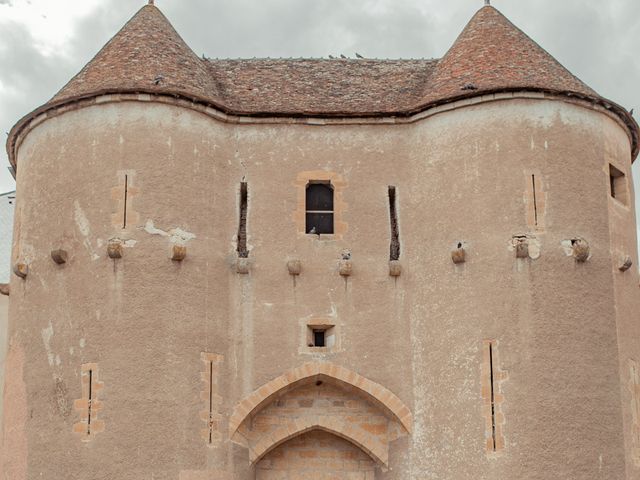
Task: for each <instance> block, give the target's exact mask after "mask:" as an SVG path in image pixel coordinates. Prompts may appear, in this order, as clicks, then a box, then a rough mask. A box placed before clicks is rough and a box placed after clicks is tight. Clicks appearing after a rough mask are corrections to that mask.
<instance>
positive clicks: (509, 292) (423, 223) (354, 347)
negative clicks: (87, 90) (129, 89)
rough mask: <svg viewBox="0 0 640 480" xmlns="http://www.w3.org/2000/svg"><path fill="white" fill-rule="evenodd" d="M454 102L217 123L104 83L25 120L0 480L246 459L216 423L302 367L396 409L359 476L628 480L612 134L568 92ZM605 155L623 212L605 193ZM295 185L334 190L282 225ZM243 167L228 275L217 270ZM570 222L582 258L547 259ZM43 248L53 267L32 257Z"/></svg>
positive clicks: (626, 246) (559, 248)
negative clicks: (554, 96) (403, 118)
mask: <svg viewBox="0 0 640 480" xmlns="http://www.w3.org/2000/svg"><path fill="white" fill-rule="evenodd" d="M469 103H471V102H467V104H466V105H464V106H463V105H460V106H459V107H460V108H456V109H453V110H451V111H448V112H444V113H440V114H437V115H434V116H432V117H429V118H425V119H422V120H419V121H417V122H415V123H412V124H403V125H385V124H369V125H366V124H362V125H331V124H328V125H302V124H293V123H291V124H287V123H282V124H263V123H260V122H256V123H254V124H246V125H238V124H233V123H222V122H220V121H218V120H215V119H212V118H210V117H208V116H206V115H204V114H202V113H198V112H195V111H192V110H189V109H184V108H179V107H176V106H171V105H166V104H164V105H163V104H158V103H142V102H121V103H104V104H97V105H95V106H91V107H88V108H83V109H80V110H75V111H69V112H66V113H64V114H62V115H59V116H57V117H54V118H52V119H48V120H47V121H45V122H43V123H41V124H40V125H38V126H37V127H35V128H34V129H33V130H32V131H31V132H30V133H29V134H28V135H27V136H26V138H25V140H24V142H23V144H22V145H21V147H20V150H19V152H18V164H19V168H18V192H19V193H18V206H17V210H16V235H15V237H14V252H13V256H14V261H15V262H24V263H26V264H28V265H29V274H28V276H27V278H26V279H25V280H22V279H19V278H17V277H15V276H14V278H12V285H11V289H12V290H11V293H12V295H11V305H10V327H9V338H10V348H9V354H8V360H7V381H6V393H5V395H6V397H5V399H6V400H5V418H7V416H8V417H10V418H12V419H13V420H12V422H11V423H10V424H9V425H8V426H7V425H6V424H5V438H4V447H3V448H4V462H5V463H4V468H5V471H7V472H11V473H12V475H13V476H10V478H16V479H26V478H28V479H31V478H40V474H41V472H43V471H64V472H65V478H86V476H87V475H88V473H91V475H92V476H96V475H102V476H104V477H105V478H141V477H148V476H150V475H151V474H153V478H156V479H161V478H166V479H180V480H190V479H198V478H220V479H228V478H233V479H245V478H253V476H252V475H254V472H253V467H251V466H250V453H249V452H248V450H247V449H246V448H243V447H242V445H239V444H238V443H237V438H234V441H231V439H230V432H229V419H230V417H231V416H232V413H233V412H234V409H235V408H236V407H237V405H238V404H240V403H241V402H242V400H243V399H244V398H245V397H247V396H248V395H250V394H251V393H252V392H254V391H255V390H258V389H260V388H261V386H263V385H265V384H267V383H268V382H269V381H270V380H272V379H274V378H276V377H278V376H279V375H282V374H283V373H285V372H289V371H291V370H292V369H295V368H296V367H300V365H303V364H305V363H307V362H323V361H329V362H332V364H335V365H339V366H344V367H345V368H348V369H350V370H351V371H354V372H357V373H358V374H360V375H362V376H363V377H366V378H368V379H370V380H372V381H373V382H376V383H377V384H379V385H382V386H384V387H385V388H386V389H388V390H389V391H391V392H393V393H394V394H395V395H397V397H398V398H399V399H400V400H401V401H402V402H404V404H405V405H407V406H408V407H409V409H410V410H411V411H412V413H413V425H412V427H413V429H412V430H413V431H412V432H411V433H406V432H405V434H404V435H398V439H397V440H395V441H392V442H391V444H390V449H389V465H388V466H389V467H390V468H389V469H381V468H380V467H378V469H377V471H376V477H375V478H377V479H385V480H400V479H403V480H404V479H408V478H415V479H422V478H427V477H428V478H434V479H438V478H442V479H445V478H447V479H449V478H460V479H462V478H472V477H473V478H486V479H489V478H496V477H504V478H544V476H545V475H546V474H547V472H549V471H553V472H554V474H555V476H557V477H558V478H572V479H592V478H595V477H596V475H600V476H602V477H604V478H612V479H613V478H620V479H622V478H628V479H631V478H637V470H635V469H634V467H632V466H631V464H630V459H631V458H632V453H633V441H634V440H633V438H634V437H633V422H634V421H635V420H637V417H636V416H635V414H634V413H633V408H632V405H633V403H632V396H633V395H632V389H630V388H627V390H625V388H626V387H625V385H624V382H625V381H626V380H625V378H626V379H627V380H628V379H629V378H630V377H629V373H628V372H629V370H628V367H627V370H625V367H624V366H625V365H629V360H630V359H634V358H635V359H638V358H640V355H639V353H640V352H638V344H637V338H638V336H637V335H635V336H632V335H634V334H635V333H634V332H635V331H634V330H633V329H634V328H635V327H633V324H634V321H633V318H634V317H633V312H634V311H636V312H637V308H638V305H637V300H636V298H637V295H635V296H634V295H631V294H630V293H629V292H631V291H632V290H633V289H634V288H635V289H637V285H638V275H637V269H635V268H633V269H632V270H630V271H628V272H626V273H620V272H619V271H618V270H617V262H618V260H617V259H618V257H619V254H620V252H621V251H623V250H624V251H627V250H628V252H627V253H628V254H630V255H632V256H633V259H634V261H635V263H636V265H637V258H636V256H637V255H636V253H635V251H636V250H635V248H633V246H634V245H635V243H634V241H635V228H634V227H635V224H634V217H633V198H632V191H631V188H632V187H631V185H632V183H631V180H630V178H631V172H630V158H629V157H630V154H629V151H630V149H629V141H628V138H627V136H626V134H625V132H624V130H623V129H622V128H621V127H620V126H619V125H618V124H617V123H616V122H615V121H613V120H612V119H611V118H610V117H608V116H606V115H604V114H603V113H600V112H596V111H593V110H590V109H587V108H584V107H581V106H578V105H573V104H568V103H564V102H559V101H551V100H543V99H532V98H529V99H526V98H525V99H523V98H520V99H508V100H507V99H505V100H502V101H494V102H487V103H478V104H474V105H472V104H469ZM329 123H330V122H329ZM610 163H613V164H615V165H616V166H617V168H618V169H622V171H624V173H626V175H627V179H628V187H629V196H630V197H629V199H628V207H624V208H622V207H621V206H619V205H617V204H615V203H613V202H617V200H614V199H610V192H609V164H610ZM534 178H535V179H537V180H536V182H537V183H535V185H534ZM309 180H323V181H327V180H330V181H331V182H332V185H333V186H334V192H335V198H336V204H335V215H336V234H335V235H334V236H332V237H318V236H315V235H306V234H304V230H303V225H302V227H301V218H303V215H304V201H303V200H304V186H305V185H306V182H307V181H309ZM243 181H245V182H247V187H248V209H247V233H248V235H247V245H248V249H249V258H248V266H249V267H248V268H249V273H248V274H239V273H237V271H236V265H237V252H236V248H237V243H236V241H237V232H238V223H239V217H240V215H239V204H240V183H241V182H243ZM125 185H126V188H125ZM389 185H393V186H395V187H396V192H397V205H396V206H397V210H398V223H399V232H400V245H401V256H400V261H401V263H402V267H403V271H402V275H401V276H399V277H391V276H390V275H389V265H388V261H389V244H390V218H389V200H388V186H389ZM125 190H126V193H125ZM125 195H126V200H125ZM301 199H302V203H301ZM125 206H126V217H127V220H126V224H125V218H124V213H125ZM301 215H302V216H301ZM514 236H515V237H518V238H516V239H515V240H514ZM116 238H117V239H119V240H120V242H121V244H122V245H123V255H122V258H120V259H116V260H113V259H110V258H108V256H107V246H108V243H109V240H110V239H111V240H113V239H116ZM580 238H581V239H584V240H586V241H587V242H588V244H589V246H590V249H591V257H590V259H589V260H588V261H586V262H584V263H579V262H576V260H575V259H574V258H573V257H572V256H571V252H572V250H571V240H572V239H573V240H576V239H580ZM517 240H522V241H525V240H526V242H527V243H528V246H529V256H528V258H521V259H517V258H516V252H515V247H514V242H515V241H517ZM459 243H460V244H462V246H463V247H464V248H465V250H466V262H465V263H462V264H458V265H455V264H454V263H453V262H452V260H451V251H452V250H454V249H456V248H457V246H458V244H459ZM174 244H179V245H186V248H187V257H186V259H185V260H184V261H182V262H175V261H172V260H171V259H170V255H171V252H172V246H173V245H174ZM59 248H64V249H65V250H67V251H68V252H69V260H68V262H67V263H66V264H65V265H56V264H55V263H54V262H53V261H52V260H51V258H50V252H51V251H52V250H54V249H59ZM347 250H348V253H349V254H350V255H351V262H352V264H353V273H352V275H351V276H348V277H345V276H341V275H340V274H339V264H340V259H341V257H342V255H343V254H346V253H347V252H346V251H347ZM538 252H539V255H538ZM291 259H299V260H300V262H301V264H302V273H301V275H299V276H296V277H295V278H294V277H293V276H292V275H290V274H289V272H288V271H287V261H288V260H291ZM635 292H637V290H635ZM634 302H635V303H634ZM319 323H322V324H331V325H332V326H333V329H334V330H333V333H334V335H335V339H336V342H335V344H334V345H333V346H332V347H330V348H328V349H326V351H324V350H323V351H322V352H320V351H319V350H314V349H312V348H309V347H308V346H307V334H308V331H309V326H308V325H314V324H319ZM489 344H491V348H492V350H491V359H490V360H491V361H490V362H489V360H488V357H487V348H488V345H489ZM618 345H619V346H618ZM634 356H635V357H634ZM488 362H489V363H488ZM621 365H622V366H623V367H622V369H621V368H620V366H621ZM621 370H622V373H621V375H620V376H619V375H618V373H619V372H620V371H621ZM89 372H91V375H92V377H91V381H89V377H88V374H89ZM620 378H622V379H623V380H620ZM487 382H489V383H487ZM89 385H91V387H92V395H94V396H93V397H92V401H93V404H92V405H93V411H92V414H93V418H92V421H93V425H94V427H92V428H93V430H92V431H91V432H87V429H86V428H85V427H86V424H87V421H86V413H87V395H89V393H88V390H89ZM491 392H492V393H491ZM487 395H493V397H492V398H493V400H494V401H493V409H492V408H491V402H490V401H488V400H487V399H488V398H489V397H488V396H487ZM623 420H624V422H625V423H624V424H623ZM390 421H391V420H390ZM623 432H627V433H626V434H623ZM372 435H373V433H372ZM625 435H626V442H627V443H626V447H625V443H624V442H625ZM8 439H9V441H8ZM494 447H495V448H494ZM281 448H282V447H281ZM494 449H495V451H494ZM625 451H626V452H627V453H628V456H627V459H626V461H625ZM274 452H275V450H274ZM265 458H266V457H265ZM625 468H626V469H627V473H626V474H625ZM625 475H626V477H625ZM634 475H635V476H634ZM367 478H368V477H367Z"/></svg>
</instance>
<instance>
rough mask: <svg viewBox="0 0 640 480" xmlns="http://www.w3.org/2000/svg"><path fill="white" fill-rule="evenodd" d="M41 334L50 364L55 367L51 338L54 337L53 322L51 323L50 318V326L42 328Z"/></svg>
mask: <svg viewBox="0 0 640 480" xmlns="http://www.w3.org/2000/svg"><path fill="white" fill-rule="evenodd" d="M41 334H42V342H43V343H44V349H45V350H46V352H47V360H48V362H49V366H50V367H53V362H54V360H55V356H54V354H53V352H52V351H51V338H52V337H53V324H52V323H51V320H49V326H48V327H47V328H43V329H42V331H41Z"/></svg>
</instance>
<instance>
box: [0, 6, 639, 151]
mask: <svg viewBox="0 0 640 480" xmlns="http://www.w3.org/2000/svg"><path fill="white" fill-rule="evenodd" d="M514 90H534V91H546V92H551V93H556V94H560V95H569V96H578V97H582V98H586V99H588V100H591V101H594V102H596V103H600V104H601V105H604V106H605V107H606V108H608V109H610V110H612V111H613V112H614V113H615V114H617V115H618V116H619V117H620V118H621V120H622V121H623V123H625V124H626V125H627V127H628V129H629V132H630V134H631V136H632V137H633V141H634V146H633V152H634V155H633V156H634V158H635V156H636V155H637V153H638V125H637V123H636V122H635V121H634V120H633V118H632V117H631V115H629V113H628V112H627V111H626V110H625V109H623V108H622V107H620V106H619V105H616V104H615V103H613V102H609V101H607V100H605V99H603V98H601V97H600V96H599V95H598V94H597V93H596V92H595V91H593V90H592V89H591V88H589V87H588V86H587V85H585V84H584V83H583V82H581V81H580V80H579V79H578V78H576V77H575V76H573V75H572V74H571V73H570V72H569V71H568V70H567V69H565V68H564V67H563V66H562V65H561V64H560V63H559V62H558V61H557V60H555V59H554V58H553V57H552V56H551V55H550V54H548V53H547V52H546V51H545V50H543V49H542V48H541V47H540V46H539V45H537V44H536V43H535V42H534V41H533V40H531V39H530V38H529V37H528V36H527V35H526V34H524V33H523V32H522V31H521V30H519V29H518V28H517V27H515V26H514V25H513V24H512V23H511V22H510V21H509V20H507V18H505V17H504V16H503V15H502V14H501V13H500V12H499V11H498V10H496V9H495V8H494V7H491V6H485V7H483V8H482V9H480V10H479V11H478V12H477V13H476V14H475V15H474V17H473V18H472V19H471V21H470V22H469V23H468V25H467V26H466V27H465V29H464V30H463V32H462V33H461V34H460V36H459V37H458V39H457V40H456V42H455V43H454V45H453V46H452V47H451V48H450V49H449V51H448V52H447V53H446V55H445V56H444V57H443V58H442V59H440V60H371V59H315V60H314V59H279V60H275V59H259V60H211V59H204V58H202V59H201V58H200V57H198V56H196V55H195V54H194V53H193V51H192V50H191V49H190V48H189V47H188V46H187V45H186V43H185V42H184V41H183V40H182V38H181V37H180V36H179V35H178V33H177V32H176V31H175V30H174V28H173V27H172V26H171V24H170V23H169V21H168V20H167V19H166V17H165V16H164V15H163V14H162V13H161V12H160V10H159V9H158V8H157V7H155V6H154V5H152V4H149V5H145V6H144V7H142V8H141V9H140V10H139V11H138V13H136V15H135V16H134V17H133V18H132V19H131V20H130V21H129V22H128V23H127V24H126V25H125V26H124V27H123V28H122V29H121V30H120V31H119V32H118V33H117V34H116V35H115V36H114V37H113V38H112V39H111V40H110V41H109V42H108V43H107V44H106V45H105V46H104V47H103V49H102V50H101V51H100V52H99V53H98V54H97V55H96V56H95V57H94V58H93V59H92V60H91V61H90V62H89V63H88V64H87V65H86V66H85V67H84V68H83V69H82V71H81V72H80V73H79V74H78V75H76V76H75V77H74V78H73V79H72V80H71V81H70V82H69V83H68V84H67V85H66V86H64V87H63V88H62V90H60V91H59V92H58V93H57V94H56V95H55V96H54V97H53V98H52V99H51V101H50V102H49V103H48V104H46V105H44V106H43V107H41V108H40V109H38V110H36V111H35V112H33V113H32V114H30V115H29V116H27V117H25V118H24V119H23V120H21V121H20V122H19V123H18V125H16V127H14V129H13V130H12V132H11V135H10V137H9V140H8V144H7V145H8V146H7V149H8V150H9V157H10V159H11V160H12V162H13V161H14V159H13V143H12V142H14V139H15V135H17V133H16V132H17V131H19V130H20V128H21V126H22V125H24V124H25V123H26V122H28V120H29V119H30V118H32V117H33V116H35V115H36V114H37V113H40V112H42V111H44V110H46V109H48V108H53V107H55V106H57V105H60V104H63V103H68V102H72V101H74V100H77V99H81V98H86V97H92V96H96V95H99V94H103V93H113V92H122V93H124V92H140V93H158V94H169V95H173V96H178V97H184V98H188V99H191V100H194V101H198V102H201V103H205V104H209V105H211V106H213V107H215V108H217V109H219V110H221V111H223V112H226V113H230V114H234V115H254V116H261V115H262V116H265V115H274V116H278V115H280V116H327V117H329V116H345V117H347V116H357V117H362V116H383V115H387V116H389V115H395V116H401V115H404V116H408V115H411V114H414V113H416V112H419V111H422V110H426V109H428V108H429V107H432V106H434V105H437V104H441V103H446V102H450V101H455V100H457V99H461V98H466V97H472V96H477V95H481V94H485V93H491V92H500V91H514Z"/></svg>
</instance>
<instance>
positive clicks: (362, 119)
mask: <svg viewBox="0 0 640 480" xmlns="http://www.w3.org/2000/svg"><path fill="white" fill-rule="evenodd" d="M515 92H533V93H541V94H544V95H545V97H544V98H554V99H559V100H563V99H566V100H568V101H571V100H574V101H575V100H577V101H581V102H586V103H587V104H592V105H594V106H597V107H600V108H602V109H603V110H604V111H605V112H609V113H610V114H611V115H612V116H613V117H615V118H617V119H618V120H619V121H620V123H621V124H622V126H624V127H625V129H626V130H627V134H628V136H629V140H630V144H631V162H634V161H635V159H636V158H637V156H638V153H639V151H640V126H639V125H638V123H637V122H636V121H635V119H634V118H633V116H632V115H631V114H630V113H629V112H628V111H627V110H626V109H625V108H623V107H622V106H620V105H618V104H617V103H615V102H612V101H609V100H606V99H604V98H601V97H594V96H589V95H585V94H582V93H577V92H572V91H556V90H549V89H540V88H518V87H510V88H501V89H487V90H480V89H479V90H473V91H471V92H467V93H465V94H461V95H457V96H455V97H448V98H444V99H441V100H437V101H433V102H429V103H425V104H420V105H417V106H415V107H414V108H411V109H406V110H398V111H373V112H358V113H353V112H347V111H344V112H342V111H331V112H322V111H316V112H313V111H304V112H298V111H239V110H234V109H230V108H228V107H226V106H225V105H224V104H222V103H215V102H213V101H211V100H210V99H205V98H200V97H196V96H193V95H190V94H187V93H185V92H181V91H175V90H159V89H146V90H145V89H132V90H126V89H107V90H102V91H98V92H92V93H91V94H86V95H80V96H76V97H71V98H65V99H63V100H59V101H54V102H50V103H47V104H45V105H43V106H42V107H40V108H37V109H36V110H34V111H32V112H31V113H29V114H27V115H25V116H24V117H23V118H22V119H20V120H19V121H18V123H16V124H15V125H14V127H13V128H12V129H11V131H10V132H9V136H8V138H7V144H6V149H7V154H8V157H9V162H10V163H11V166H12V167H13V169H14V170H13V172H12V173H13V174H14V175H15V172H17V168H18V165H17V151H18V148H19V147H20V144H21V143H22V139H23V138H24V136H25V135H26V133H28V131H29V130H30V129H32V128H34V127H36V126H37V125H39V124H40V123H42V122H44V121H45V120H47V119H48V118H52V117H55V116H58V115H61V114H63V113H64V112H67V111H70V110H75V109H78V108H83V107H87V106H91V105H97V104H98V101H97V99H99V98H100V97H104V96H108V95H125V96H127V95H128V96H129V97H130V98H126V100H131V101H134V100H135V99H136V98H135V95H148V96H149V99H150V100H152V99H154V98H155V99H160V98H163V97H164V98H167V97H168V98H171V99H176V100H182V101H186V102H188V103H190V104H193V105H194V106H199V107H200V108H202V107H205V108H212V109H214V110H217V111H219V112H220V113H222V114H224V115H225V116H226V117H227V120H226V121H227V122H229V123H247V122H246V120H250V119H262V120H263V121H262V122H261V123H269V119H270V118H272V119H278V120H280V121H279V122H277V123H284V122H282V120H285V119H287V118H288V119H291V120H292V123H300V120H301V119H317V120H323V119H324V120H327V121H336V120H343V121H344V122H342V123H349V120H352V121H357V123H368V122H371V123H380V119H385V118H388V119H395V120H396V122H391V123H410V122H412V121H417V120H419V117H420V115H421V114H423V113H424V112H427V111H429V110H432V109H435V108H438V107H441V106H443V105H447V104H452V103H455V102H460V101H463V100H467V99H471V98H475V97H484V96H489V95H498V94H503V93H515ZM547 96H548V97H547ZM234 119H235V120H234ZM243 119H244V120H245V121H243Z"/></svg>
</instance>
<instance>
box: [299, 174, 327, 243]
mask: <svg viewBox="0 0 640 480" xmlns="http://www.w3.org/2000/svg"><path fill="white" fill-rule="evenodd" d="M305 212H306V228H305V231H306V233H310V234H316V235H320V234H323V233H324V234H332V233H333V186H332V185H331V183H330V182H313V181H312V182H309V183H308V184H307V189H306V194H305Z"/></svg>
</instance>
